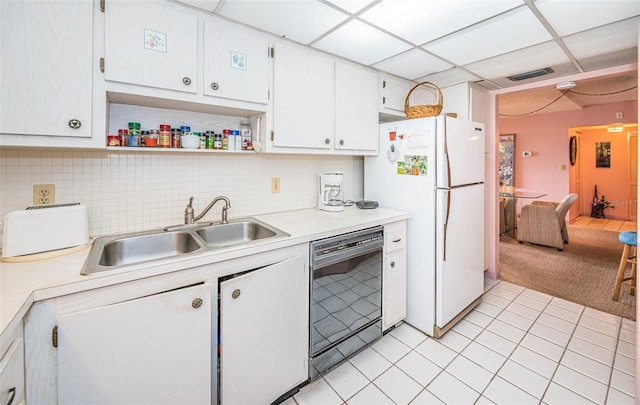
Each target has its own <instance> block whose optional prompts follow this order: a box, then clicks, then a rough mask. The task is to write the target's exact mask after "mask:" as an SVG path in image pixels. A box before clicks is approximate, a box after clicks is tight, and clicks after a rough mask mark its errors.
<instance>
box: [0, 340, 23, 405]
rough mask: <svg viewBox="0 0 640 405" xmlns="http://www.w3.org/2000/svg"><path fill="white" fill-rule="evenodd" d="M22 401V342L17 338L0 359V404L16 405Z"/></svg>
mask: <svg viewBox="0 0 640 405" xmlns="http://www.w3.org/2000/svg"><path fill="white" fill-rule="evenodd" d="M10 399H12V401H10ZM23 400H24V342H23V340H22V338H18V339H15V340H14V341H13V342H12V343H11V346H9V349H8V350H7V352H6V353H5V354H4V356H2V358H0V404H17V403H18V402H20V401H23Z"/></svg>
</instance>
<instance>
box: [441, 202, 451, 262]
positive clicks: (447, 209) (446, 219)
mask: <svg viewBox="0 0 640 405" xmlns="http://www.w3.org/2000/svg"><path fill="white" fill-rule="evenodd" d="M444 193H445V194H446V195H447V199H446V204H447V206H446V207H444V208H445V209H444V223H443V235H442V261H445V262H446V261H447V228H448V227H449V212H450V207H451V192H450V191H449V190H444Z"/></svg>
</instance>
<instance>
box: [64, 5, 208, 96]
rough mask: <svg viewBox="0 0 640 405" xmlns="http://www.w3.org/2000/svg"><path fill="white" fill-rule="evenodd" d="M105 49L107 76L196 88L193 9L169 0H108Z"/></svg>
mask: <svg viewBox="0 0 640 405" xmlns="http://www.w3.org/2000/svg"><path fill="white" fill-rule="evenodd" d="M75 3H77V2H74V4H75ZM104 54H105V72H104V77H105V79H106V80H111V81H116V82H123V83H131V84H137V85H142V86H150V87H156V88H162V89H170V90H178V91H183V92H188V93H196V92H197V91H198V18H197V14H196V13H194V12H193V11H190V10H187V9H185V8H184V7H181V6H178V5H175V4H173V3H171V2H168V1H109V2H107V4H106V7H105V53H104Z"/></svg>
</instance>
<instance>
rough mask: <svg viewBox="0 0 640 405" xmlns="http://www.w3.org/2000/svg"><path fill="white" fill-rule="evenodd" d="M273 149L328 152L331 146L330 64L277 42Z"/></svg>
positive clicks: (322, 57) (319, 55)
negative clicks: (310, 149) (320, 150)
mask: <svg viewBox="0 0 640 405" xmlns="http://www.w3.org/2000/svg"><path fill="white" fill-rule="evenodd" d="M274 58H275V60H274V100H273V110H274V111H273V115H274V117H273V131H274V137H273V145H274V146H277V147H287V148H315V149H326V150H329V149H330V148H331V147H332V142H333V61H332V60H331V59H329V58H328V57H327V56H325V55H324V54H322V53H320V52H315V51H312V50H309V49H306V48H302V47H299V46H295V45H293V44H289V43H287V42H279V43H278V44H277V46H276V48H275V57H274Z"/></svg>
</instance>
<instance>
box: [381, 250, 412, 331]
mask: <svg viewBox="0 0 640 405" xmlns="http://www.w3.org/2000/svg"><path fill="white" fill-rule="evenodd" d="M406 261H407V259H406V249H400V250H396V251H394V252H393V253H390V254H387V255H386V257H385V264H384V273H383V275H382V280H383V291H382V308H383V309H382V329H383V330H386V329H388V328H390V327H391V326H393V325H395V324H396V323H398V322H400V321H401V320H403V319H404V318H405V316H406V315H407V262H406Z"/></svg>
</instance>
